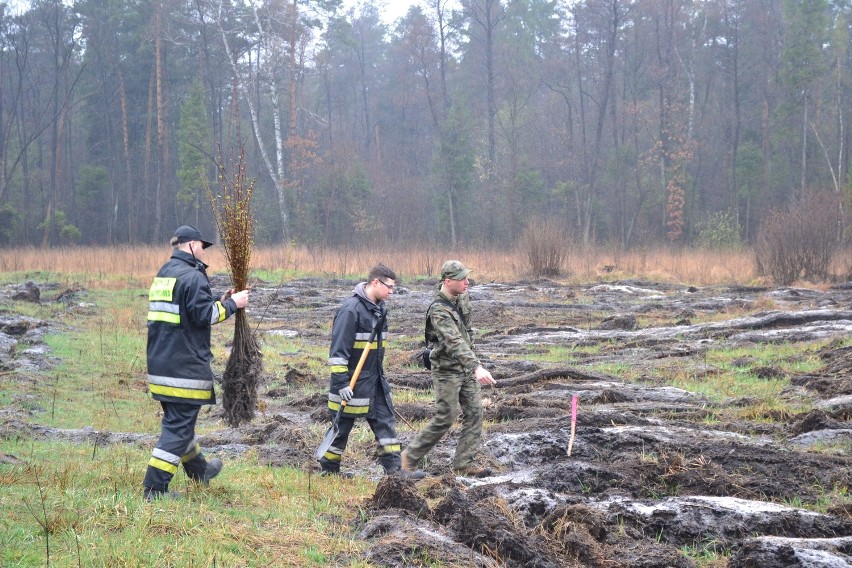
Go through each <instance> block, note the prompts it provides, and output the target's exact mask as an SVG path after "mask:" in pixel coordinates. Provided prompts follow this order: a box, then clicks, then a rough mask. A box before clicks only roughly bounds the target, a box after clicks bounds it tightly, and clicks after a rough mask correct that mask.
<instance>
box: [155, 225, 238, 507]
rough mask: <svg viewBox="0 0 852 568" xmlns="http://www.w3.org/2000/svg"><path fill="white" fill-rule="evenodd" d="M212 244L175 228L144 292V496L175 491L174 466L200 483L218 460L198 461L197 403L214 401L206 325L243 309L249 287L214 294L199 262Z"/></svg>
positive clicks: (197, 233) (193, 230) (196, 233)
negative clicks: (148, 417) (148, 449)
mask: <svg viewBox="0 0 852 568" xmlns="http://www.w3.org/2000/svg"><path fill="white" fill-rule="evenodd" d="M212 244H213V243H211V242H209V241H205V240H204V239H203V238H202V237H201V232H200V231H199V230H198V229H196V228H195V227H192V226H190V225H182V226H180V227H178V228H177V230H175V234H174V236H173V237H172V239H171V245H172V247H174V250H173V252H172V257H171V259H169V261H168V262H166V263H165V264H164V265H163V266H162V268H160V271H159V272H158V273H157V276H156V278H154V282H153V284H151V290H150V292H149V294H148V302H149V303H148V390H149V391H150V393H151V396H152V397H153V398H154V400H159V401H160V404H161V405H162V407H163V421H162V432H161V434H160V440H159V441H158V442H157V446H156V447H155V448H154V451H153V453H152V455H151V460H150V461H149V462H148V470H147V472H146V473H145V481H144V482H143V485H144V488H145V489H144V497H145V499H146V500H148V501H151V500H153V499H158V498H160V497H163V496H169V497H178V496H179V494H178V493H175V492H172V493H169V482H170V481H171V479H172V476H173V475H174V474H175V472H176V471H177V469H178V466H180V465H181V464H183V468H184V470H185V471H186V475H187V476H188V477H189V478H190V479H192V480H193V481H196V482H199V483H202V484H207V483H209V482H210V480H211V479H213V478H214V477H216V475H218V473H219V472H220V471H221V470H222V460H220V459H218V458H216V459H212V460H210V461H209V462H208V461H207V460H206V459H204V455H203V454H202V453H201V449H200V448H199V446H198V442H196V440H195V421H196V419H197V418H198V411H199V410H200V409H201V405H203V404H215V403H216V395H215V393H214V392H213V371H212V370H211V369H210V361H211V360H212V359H213V354H212V353H211V352H210V327H211V326H212V325H215V324H217V323H221V322H223V321H225V320H226V319H228V318H229V317H231V316H232V315H233V314H234V313H235V312H236V311H237V309H239V308H244V307H246V304H247V303H248V296H249V291H248V290H241V291H239V292H237V291H235V290H233V289H231V290H228V291H227V292H225V293H224V294H223V295H222V296H221V297H219V298H217V297H214V295H213V293H212V292H211V291H210V283H209V281H208V279H207V265H206V264H204V262H202V259H203V258H204V255H205V252H206V249H207V248H208V247H210V246H211V245H212Z"/></svg>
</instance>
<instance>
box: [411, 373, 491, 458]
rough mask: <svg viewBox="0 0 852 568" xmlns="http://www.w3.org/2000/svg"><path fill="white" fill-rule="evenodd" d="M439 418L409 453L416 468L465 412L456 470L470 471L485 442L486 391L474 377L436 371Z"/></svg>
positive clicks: (428, 426)
mask: <svg viewBox="0 0 852 568" xmlns="http://www.w3.org/2000/svg"><path fill="white" fill-rule="evenodd" d="M432 386H433V388H434V389H435V403H436V409H435V416H434V417H433V418H432V420H431V421H430V422H429V424H427V425H426V426H425V427H424V428H423V429H422V430H421V431H420V432H419V433H418V434H417V436H416V437H415V438H414V440H413V441H412V442H411V443H410V444H409V445H408V447H407V448H406V449H405V455H406V457H407V458H408V460H409V463H410V464H411V465H412V466H416V465H418V464H419V463H420V460H422V459H423V457H424V456H425V455H426V454H428V453H429V452H430V451H431V450H432V448H434V447H435V445H436V444H437V443H438V442H439V441H440V440H441V438H443V437H444V434H446V433H447V431H448V430H449V429H450V427H451V426H452V425H453V423H455V421H456V418H457V417H458V415H459V412H460V411H461V414H462V427H461V432H460V433H459V441H458V445H457V446H456V455H455V457H454V458H453V469H462V468H465V467H470V466H472V465H473V463H474V457H475V455H476V450H477V448H478V447H479V441H480V439H481V438H482V394H481V393H482V390H481V387H480V386H479V382H478V381H477V380H476V378H475V377H474V376H473V374H472V373H471V374H469V375H466V374H464V373H459V372H446V371H444V372H441V371H436V370H433V371H432Z"/></svg>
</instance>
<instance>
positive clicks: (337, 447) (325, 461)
mask: <svg viewBox="0 0 852 568" xmlns="http://www.w3.org/2000/svg"><path fill="white" fill-rule="evenodd" d="M354 425H355V418H354V417H352V416H346V415H345V414H341V415H340V420H338V421H337V428H338V430H337V436H335V438H334V440H332V442H331V446H329V448H328V449H327V450H326V451H325V454H323V456H322V457H321V458H320V459H319V462H320V467H321V468H322V469H323V470H325V471H334V472H338V471H340V462H341V461H342V460H343V452H344V451H345V450H346V444H347V443H348V442H349V433H350V432H352V427H353V426H354Z"/></svg>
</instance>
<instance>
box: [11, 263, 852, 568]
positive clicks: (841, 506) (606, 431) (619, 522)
mask: <svg viewBox="0 0 852 568" xmlns="http://www.w3.org/2000/svg"><path fill="white" fill-rule="evenodd" d="M215 284H216V282H215V281H214V285H215ZM218 284H220V287H225V286H226V285H227V283H226V282H224V281H222V282H218ZM354 284H355V282H352V281H343V280H332V281H329V280H318V279H305V280H299V281H293V282H288V283H284V284H283V285H281V286H278V287H273V286H269V285H264V284H263V283H259V284H258V285H256V286H255V288H254V290H255V293H254V295H253V298H252V305H251V308H250V310H249V313H250V316H251V317H252V318H253V319H255V320H260V321H261V324H260V327H259V329H260V333H261V341H263V336H271V335H276V334H279V335H284V336H294V337H298V338H299V339H300V341H303V342H306V343H309V344H316V345H319V346H323V347H327V344H328V328H329V322H330V320H331V318H332V316H333V313H334V310H335V308H336V307H337V305H338V304H339V302H340V301H341V300H342V299H343V298H345V297H346V296H348V295H349V293H350V291H351V289H352V287H353V285H354ZM433 286H434V282H418V283H405V282H403V283H401V285H399V286H397V293H395V294H394V296H393V297H392V298H391V300H390V302H389V305H390V308H391V313H390V332H391V334H392V336H393V338H394V342H393V343H392V350H391V351H390V352H389V353H388V357H387V359H386V361H387V363H386V367H387V368H386V372H387V374H388V377H389V379H390V381H391V383H392V384H393V385H394V388H395V392H396V393H397V397H399V393H402V392H403V391H405V390H416V391H426V390H427V389H428V388H429V384H430V379H429V375H428V372H427V371H425V370H423V369H421V368H419V367H417V366H416V361H417V360H418V356H419V354H420V351H421V349H422V343H421V337H422V326H423V317H424V313H425V310H426V307H427V306H428V304H429V299H430V297H431V293H432V288H433ZM25 292H27V290H26V289H25V288H24V287H10V288H8V289H6V290H4V291H0V296H3V299H4V300H5V299H9V298H11V297H12V296H13V294H18V293H25ZM29 292H30V294H32V290H31V289H30V290H29ZM81 295H84V293H83V292H81V291H76V290H67V291H62V290H58V289H51V288H50V286H46V287H43V288H42V290H41V298H40V299H39V298H36V300H37V301H63V302H67V303H68V306H69V309H85V303H84V302H83V301H82V300H81ZM471 297H472V300H473V306H474V325H475V326H476V327H477V328H478V330H479V332H478V333H477V339H476V341H477V349H478V351H479V353H480V354H481V356H482V359H483V361H484V363H485V364H486V366H487V367H488V368H489V369H490V370H492V373H493V374H494V376H495V378H497V380H498V384H497V386H496V387H495V388H488V389H486V390H485V392H484V397H485V399H486V400H485V404H486V410H485V412H486V418H487V419H488V421H489V423H488V426H487V429H486V431H485V434H484V437H483V444H482V450H481V462H482V464H483V465H489V466H491V467H493V468H494V474H493V475H492V476H491V477H488V478H485V479H475V480H474V479H468V478H461V477H455V476H453V475H452V474H451V471H450V469H449V464H450V463H451V458H452V452H453V450H454V446H455V435H456V430H455V429H454V430H453V431H451V433H450V435H449V436H448V437H447V439H445V440H444V441H443V442H442V443H441V444H439V445H438V447H436V449H435V450H434V451H433V452H432V453H431V454H430V456H429V460H428V463H427V464H426V466H425V469H426V470H427V472H428V473H429V474H430V475H429V477H427V478H426V479H425V480H423V481H418V482H411V481H408V480H404V479H400V478H397V477H380V472H379V470H378V469H377V466H376V464H375V460H374V458H373V456H371V455H370V452H369V451H368V450H366V449H361V450H357V451H352V452H348V453H347V455H346V458H345V463H344V468H345V469H348V470H350V471H353V472H354V473H356V474H358V475H362V476H367V477H376V478H379V483H378V485H377V489H376V492H375V494H374V495H373V497H372V498H371V499H369V500H368V501H367V502H366V503H364V510H365V511H366V515H359V516H358V517H357V518H353V519H346V520H342V522H343V523H344V524H345V525H346V526H347V527H348V528H349V530H351V531H352V532H353V534H355V535H357V536H358V537H359V538H362V539H364V540H365V541H367V542H368V543H369V548H368V550H367V553H366V558H367V559H368V560H369V561H370V562H371V563H372V564H374V565H376V566H436V565H438V566H488V567H491V566H494V567H498V566H519V567H521V566H523V567H527V566H541V567H547V566H554V567H557V566H586V567H608V568H609V567H613V568H614V567H646V568H652V567H660V568H662V567H687V566H695V565H696V561H695V560H692V559H690V557H689V556H687V555H686V554H685V551H686V550H689V551H691V553H692V555H693V556H695V555H696V554H698V555H700V554H701V552H702V551H704V553H705V557H712V555H713V553H716V554H720V555H722V556H723V557H727V558H728V560H727V566H730V567H732V568H739V567H762V568H774V567H779V568H780V567H799V566H800V567H841V566H850V565H852V505H850V499H849V498H848V487H849V483H850V476H852V458H850V448H852V422H850V420H852V346H847V345H845V343H846V342H845V341H844V340H845V339H847V338H848V337H849V334H850V331H851V330H852V285H849V286H837V287H834V288H831V289H829V290H827V291H824V292H823V291H814V290H809V289H793V288H785V289H770V288H760V287H743V286H720V287H706V288H695V287H687V286H676V285H667V284H658V283H649V282H619V283H610V284H601V285H588V286H565V285H560V284H558V283H555V282H551V281H547V280H542V281H536V282H525V283H507V284H477V283H474V285H473V286H472V288H471ZM14 301H28V300H27V298H18V299H16V300H14ZM29 301H34V300H32V298H30V300H29ZM80 306H83V307H80ZM51 325H55V324H51ZM46 326H47V324H46V323H45V322H38V321H35V320H30V319H28V318H9V317H6V316H5V315H4V314H3V313H2V312H0V372H9V371H10V370H14V369H27V374H28V375H30V376H32V375H33V374H37V373H38V372H39V371H40V369H42V370H43V367H44V365H46V364H48V362H49V354H48V353H45V352H44V349H43V344H42V343H41V342H40V336H41V334H43V333H44V328H45V327H46ZM817 339H825V340H826V341H825V342H824V345H825V346H824V347H821V348H819V349H818V353H817V355H818V356H819V358H820V360H821V365H822V366H821V368H819V369H818V370H817V371H816V372H812V373H808V374H795V373H791V372H790V371H788V369H790V368H792V367H793V365H792V363H793V361H790V360H785V361H777V362H775V363H774V364H769V365H767V364H766V363H765V362H758V361H757V360H756V359H755V358H754V357H748V356H743V357H741V358H740V359H738V360H736V361H735V364H736V365H737V366H739V367H740V368H741V369H742V370H743V372H751V373H752V374H754V375H755V376H757V377H759V378H760V379H762V380H778V379H779V378H783V379H789V382H790V386H789V387H787V388H785V389H784V390H783V392H782V394H781V398H782V402H783V403H784V404H783V405H778V406H766V407H765V408H764V407H760V406H754V402H755V401H752V400H747V399H728V400H723V401H721V402H714V400H715V399H714V400H711V399H710V398H709V397H706V396H702V395H700V394H697V393H693V392H688V391H686V390H682V389H678V388H674V387H671V386H667V383H668V382H669V381H668V379H669V377H671V376H674V375H675V374H678V375H684V374H687V375H690V374H691V375H693V376H698V377H702V378H712V377H713V376H715V375H718V374H720V373H721V370H720V369H718V368H714V367H713V365H712V364H708V361H707V358H706V354H707V352H708V350H709V349H719V348H735V347H744V348H752V349H753V348H755V347H757V348H758V349H759V347H760V346H761V345H767V344H773V343H781V342H804V341H812V340H817ZM554 346H557V347H562V348H564V349H565V353H567V354H570V355H571V357H572V358H573V360H572V361H571V362H570V364H569V363H566V362H560V361H557V362H554V363H547V364H544V363H541V362H534V361H533V360H534V359H535V354H536V353H540V352H542V351H544V350H546V349H550V348H552V347H554ZM290 355H292V356H293V360H294V363H293V365H292V367H290V368H288V369H283V370H282V369H276V370H274V371H275V372H274V373H273V372H272V370H270V369H267V373H269V377H268V382H267V384H266V385H265V386H264V387H263V389H262V396H261V398H262V401H263V402H262V404H263V412H262V413H259V414H258V416H257V417H256V419H255V420H254V421H253V422H252V423H251V424H249V425H247V426H243V427H240V428H238V429H223V430H220V431H217V432H213V433H212V434H209V435H207V436H205V437H203V438H202V439H201V442H202V444H203V445H204V446H205V447H206V448H207V451H208V452H209V453H212V454H217V453H218V454H219V455H234V454H240V453H242V452H244V451H246V450H247V449H248V448H254V449H256V451H257V452H258V455H259V456H260V460H261V462H262V463H264V464H268V465H270V466H282V465H292V466H296V467H303V468H314V467H315V464H314V463H313V453H314V450H315V449H316V447H317V445H318V444H319V442H320V439H319V436H321V434H319V435H317V434H315V432H317V431H320V432H322V431H323V428H322V425H324V424H326V423H327V422H326V421H327V415H326V414H325V412H324V411H323V410H322V407H323V402H324V400H323V399H324V394H317V395H312V396H304V395H302V394H300V393H303V392H305V389H304V388H303V387H304V385H305V384H311V385H317V386H321V385H325V383H326V377H325V376H312V375H309V374H305V373H304V371H302V370H301V369H302V368H303V365H299V364H298V358H299V357H300V354H299V353H293V354H290ZM603 363H609V364H612V365H610V366H608V367H606V368H612V369H617V368H619V366H620V367H621V368H624V369H629V370H630V373H631V374H634V375H638V376H639V377H640V379H639V380H638V381H634V382H629V383H628V382H625V381H624V380H622V379H620V378H619V377H618V376H616V375H610V374H606V373H602V372H599V371H595V370H594V366H595V365H599V364H603ZM598 368H600V367H598ZM273 375H274V376H273ZM574 395H576V396H578V399H579V414H578V419H577V424H576V437H575V439H574V441H573V445H572V452H571V455H568V452H567V450H568V446H569V438H570V401H571V398H572V396H574ZM797 407H805V408H808V410H807V412H798V413H797V412H794V411H792V410H787V409H792V408H797ZM737 408H755V409H756V410H753V411H751V412H749V413H737V412H733V411H732V410H736V409H737ZM397 411H398V412H399V414H400V416H401V420H400V421H399V423H398V431H399V435H400V438H401V439H402V440H403V445H405V443H406V442H407V441H408V440H410V439H411V438H412V437H413V435H414V431H413V429H412V428H411V423H412V422H414V421H417V420H422V419H426V418H428V417H429V416H430V415H431V412H432V405H431V403H430V404H424V405H414V404H402V403H398V404H397ZM217 412H220V411H214V412H213V413H211V414H210V415H209V416H207V417H205V418H203V419H204V420H216V419H217V418H218V417H220V415H219V416H217ZM742 415H746V416H747V417H748V418H747V419H745V418H739V417H738V418H737V419H736V420H734V419H731V418H729V417H731V416H742ZM0 421H2V431H0V435H10V433H14V434H15V435H32V436H36V437H59V438H67V439H72V440H81V441H83V440H85V441H91V440H92V439H93V438H94V439H97V440H98V441H99V443H105V444H107V443H140V442H142V443H146V442H148V441H150V443H153V439H154V437H153V436H152V435H148V434H145V435H143V434H128V433H110V432H95V431H92V430H80V431H57V430H52V429H48V428H43V427H39V426H34V425H33V424H32V423H31V422H30V421H29V420H27V418H26V416H22V415H21V414H20V413H19V412H18V411H17V409H16V408H15V407H14V405H13V406H12V407H9V408H6V409H0ZM308 424H315V425H318V426H320V428H319V429H317V428H316V427H315V428H313V429H312V430H308V429H307V428H306V427H305V426H306V425H308ZM805 506H810V507H809V508H805ZM813 509H818V510H823V511H825V512H824V513H816V512H813ZM336 560H337V561H339V562H340V563H344V564H345V563H347V562H348V561H349V560H352V559H346V558H339V559H336ZM722 562H723V563H724V561H722ZM716 565H724V564H719V563H717V564H716Z"/></svg>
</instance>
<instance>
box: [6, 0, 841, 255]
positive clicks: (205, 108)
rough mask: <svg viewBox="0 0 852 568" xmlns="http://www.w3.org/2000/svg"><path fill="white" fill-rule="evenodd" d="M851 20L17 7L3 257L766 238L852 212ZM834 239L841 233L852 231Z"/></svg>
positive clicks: (779, 11) (668, 8)
mask: <svg viewBox="0 0 852 568" xmlns="http://www.w3.org/2000/svg"><path fill="white" fill-rule="evenodd" d="M851 12H852V7H850V2H849V1H848V0H585V1H583V0H574V1H570V0H511V1H505V0H502V1H501V0H458V1H453V2H449V1H448V0H421V1H420V3H419V5H415V6H413V7H412V8H411V9H410V10H409V12H408V13H407V14H406V15H405V16H404V17H403V18H401V19H399V20H397V21H396V22H394V23H392V24H386V23H384V22H383V20H382V18H381V15H382V12H381V4H380V3H379V2H370V1H363V0H362V1H360V2H359V3H357V4H356V5H355V6H354V7H352V8H347V9H344V8H343V7H342V5H341V2H340V1H339V0H192V1H188V0H150V1H149V0H139V1H130V2H126V1H123V0H122V1H117V0H76V1H73V2H62V1H60V0H35V1H32V2H25V3H21V2H15V3H14V7H13V5H12V4H11V3H6V2H2V1H0V245H6V246H9V245H43V246H56V245H67V244H85V245H111V244H122V243H140V242H141V243H163V242H166V241H167V239H168V237H169V236H170V235H171V233H172V231H173V229H174V227H175V226H177V225H179V224H182V223H191V224H195V225H197V226H198V227H200V228H201V229H202V232H204V233H205V234H213V233H214V232H215V222H214V219H213V215H212V212H211V208H210V206H209V201H208V197H207V194H206V191H207V189H208V188H209V189H211V190H212V191H214V192H217V191H218V187H220V183H219V181H218V180H217V171H218V170H217V162H218V163H220V164H226V165H228V164H231V163H233V161H234V160H235V158H236V157H237V156H238V155H239V153H240V151H241V149H242V148H245V152H246V162H247V164H248V172H249V175H250V176H251V177H253V178H256V181H255V193H254V203H255V206H256V211H255V216H256V219H257V235H256V240H257V244H259V245H267V244H276V243H299V244H307V245H311V246H314V245H320V246H329V247H336V246H350V245H358V246H370V245H372V246H375V247H381V246H383V245H385V244H386V243H388V242H393V243H395V244H396V245H405V244H412V245H422V244H430V243H435V242H441V243H444V244H446V245H449V246H457V245H458V246H478V245H490V246H495V247H505V246H513V245H515V244H516V243H518V242H519V241H522V240H523V239H524V235H525V231H526V230H528V229H529V228H530V227H536V226H541V225H542V224H545V223H555V224H556V225H555V226H558V227H561V228H562V230H564V232H565V233H566V234H570V235H571V238H572V239H574V240H576V241H577V242H582V243H584V244H593V243H608V244H614V245H617V246H620V247H624V248H632V247H636V246H648V245H651V244H660V243H673V244H676V245H691V244H723V245H731V244H738V243H752V242H755V240H756V238H757V236H758V234H759V231H760V229H761V226H762V224H763V223H764V221H766V220H769V219H772V218H773V214H774V209H776V208H783V207H788V208H789V207H790V206H791V204H793V205H792V206H795V207H803V206H804V205H803V204H807V203H808V202H809V201H808V198H807V195H808V194H809V193H810V192H814V191H823V192H827V193H828V194H830V195H831V196H833V198H834V201H833V202H836V203H837V204H839V206H840V208H841V212H842V213H844V217H843V219H845V209H846V207H847V204H848V201H849V200H848V196H849V194H850V178H849V152H848V150H847V148H848V147H849V129H848V128H846V124H845V123H846V119H845V116H846V115H847V113H846V111H845V109H846V108H848V107H849V104H850V96H849V90H850V89H849V86H850V75H849V72H848V69H849V67H850V66H849V59H850V55H852V54H851V53H850V33H849V32H850V13H851ZM840 225H841V226H840V227H839V228H838V231H837V235H838V239H840V238H842V236H843V233H844V231H843V229H844V227H845V220H844V221H843V222H842V223H841V224H840Z"/></svg>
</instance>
